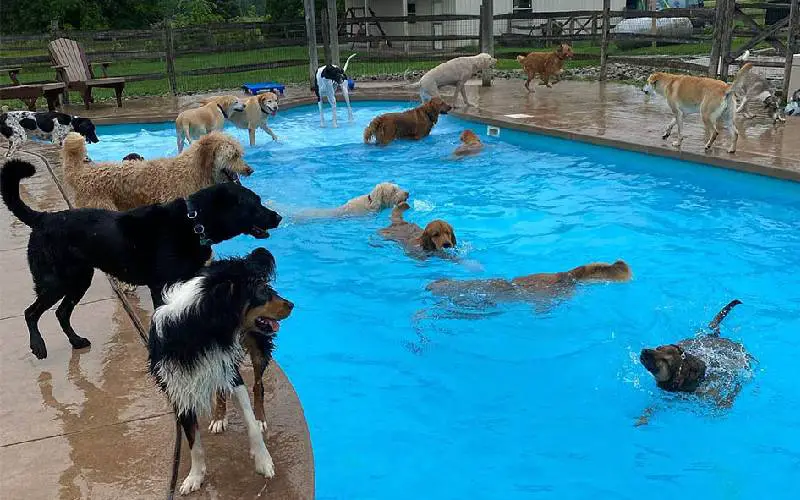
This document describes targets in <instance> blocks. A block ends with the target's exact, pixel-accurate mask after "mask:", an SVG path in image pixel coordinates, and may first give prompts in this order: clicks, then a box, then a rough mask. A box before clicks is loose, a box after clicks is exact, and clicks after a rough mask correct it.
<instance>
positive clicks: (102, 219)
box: [0, 160, 281, 359]
mask: <svg viewBox="0 0 800 500" xmlns="http://www.w3.org/2000/svg"><path fill="white" fill-rule="evenodd" d="M35 173H36V170H35V169H34V167H33V165H31V164H30V163H27V162H24V161H20V160H11V161H9V162H8V163H6V164H5V165H4V166H3V168H2V170H0V191H2V196H3V201H4V202H5V204H6V206H8V208H9V210H10V211H11V212H12V213H13V214H14V215H15V216H16V217H17V218H18V219H19V220H21V221H22V222H23V223H24V224H26V225H27V226H29V227H30V228H31V230H32V231H31V235H30V239H29V240H28V265H29V267H30V271H31V275H32V277H33V283H34V289H35V291H36V301H35V302H34V303H33V304H32V305H31V306H30V307H28V308H27V309H26V310H25V321H26V323H27V325H28V330H29V333H30V347H31V351H32V352H33V354H34V355H35V356H36V357H37V358H39V359H44V358H46V357H47V348H46V346H45V342H44V339H43V338H42V335H41V333H40V332H39V327H38V322H39V318H40V317H41V316H42V314H44V312H45V311H47V310H48V309H50V308H51V307H52V306H53V305H55V304H56V303H57V302H58V301H61V304H60V305H59V306H58V309H56V317H57V318H58V322H59V324H60V325H61V328H62V330H63V331H64V333H65V334H66V335H67V338H68V339H69V342H70V344H72V347H73V348H75V349H80V348H83V347H88V346H89V345H90V342H89V341H88V340H87V339H85V338H83V337H81V336H79V335H78V334H77V333H75V330H73V328H72V325H71V324H70V316H71V315H72V310H73V309H74V308H75V305H76V304H77V303H78V302H79V301H80V300H81V298H82V297H83V295H84V294H85V293H86V291H87V290H88V289H89V286H90V285H91V283H92V276H93V275H94V270H95V269H100V270H101V271H103V272H105V273H107V274H110V275H111V276H114V277H115V278H117V279H119V280H121V281H125V282H126V283H133V284H136V285H146V286H147V287H149V288H150V294H151V297H152V299H153V305H154V306H155V307H158V306H159V305H161V304H162V297H161V292H162V290H163V288H164V287H165V286H166V285H169V284H172V283H175V282H177V281H181V280H186V279H188V278H190V277H192V276H194V275H195V273H197V271H199V270H200V268H202V267H203V265H204V264H205V263H206V262H207V261H208V260H209V259H210V258H211V244H214V243H219V242H220V241H224V240H227V239H230V238H233V237H234V236H237V235H240V234H249V235H251V236H253V237H255V238H267V237H269V233H268V232H267V231H268V230H269V229H273V228H276V227H278V224H279V223H280V221H281V217H280V215H278V214H277V213H275V212H273V211H272V210H269V209H268V208H266V207H264V206H263V205H262V204H261V198H259V197H258V195H256V194H255V193H253V192H252V191H250V190H249V189H247V188H245V187H242V186H240V185H237V184H234V183H230V182H226V183H223V184H217V185H215V186H212V187H209V188H206V189H202V190H200V191H198V192H196V193H195V194H193V195H191V196H189V197H188V198H187V199H177V200H174V201H172V202H169V203H163V204H158V205H148V206H144V207H140V208H135V209H133V210H129V211H126V212H115V211H110V210H101V209H88V208H84V209H72V210H63V211H60V212H38V211H36V210H33V209H32V208H30V207H29V206H27V205H26V204H25V203H24V202H23V201H22V199H20V195H19V185H20V181H21V180H22V179H26V178H28V177H32V176H33V175H34V174H35ZM62 299H63V300H62Z"/></svg>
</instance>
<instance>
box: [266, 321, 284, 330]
mask: <svg viewBox="0 0 800 500" xmlns="http://www.w3.org/2000/svg"><path fill="white" fill-rule="evenodd" d="M267 324H269V327H270V328H272V331H273V332H277V331H278V330H280V328H281V324H280V323H278V322H277V321H275V320H274V319H268V320H267Z"/></svg>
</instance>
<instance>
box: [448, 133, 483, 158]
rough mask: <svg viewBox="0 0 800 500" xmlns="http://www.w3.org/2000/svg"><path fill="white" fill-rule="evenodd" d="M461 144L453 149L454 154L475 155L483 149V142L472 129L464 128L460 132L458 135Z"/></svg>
mask: <svg viewBox="0 0 800 500" xmlns="http://www.w3.org/2000/svg"><path fill="white" fill-rule="evenodd" d="M459 140H460V141H461V144H460V145H459V146H458V147H457V148H456V150H455V151H453V154H454V155H455V156H469V155H476V154H478V153H480V152H481V151H483V143H482V142H481V139H480V138H479V137H478V135H477V134H476V133H475V132H473V131H472V130H465V131H463V132H461V136H460V137H459Z"/></svg>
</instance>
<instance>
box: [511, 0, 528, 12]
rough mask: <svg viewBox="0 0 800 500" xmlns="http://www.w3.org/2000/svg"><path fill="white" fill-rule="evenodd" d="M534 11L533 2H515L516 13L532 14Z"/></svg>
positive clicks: (514, 9)
mask: <svg viewBox="0 0 800 500" xmlns="http://www.w3.org/2000/svg"><path fill="white" fill-rule="evenodd" d="M532 10H533V0H514V3H513V11H514V12H531V11H532Z"/></svg>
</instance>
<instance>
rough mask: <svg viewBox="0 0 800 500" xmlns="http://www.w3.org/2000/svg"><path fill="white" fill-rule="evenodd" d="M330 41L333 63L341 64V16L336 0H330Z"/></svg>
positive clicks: (331, 60)
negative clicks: (337, 10)
mask: <svg viewBox="0 0 800 500" xmlns="http://www.w3.org/2000/svg"><path fill="white" fill-rule="evenodd" d="M328 33H329V35H328V43H330V52H331V58H330V59H328V61H330V62H331V64H335V65H337V66H339V64H340V62H341V61H340V60H339V17H338V15H337V13H336V0H328Z"/></svg>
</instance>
